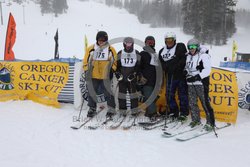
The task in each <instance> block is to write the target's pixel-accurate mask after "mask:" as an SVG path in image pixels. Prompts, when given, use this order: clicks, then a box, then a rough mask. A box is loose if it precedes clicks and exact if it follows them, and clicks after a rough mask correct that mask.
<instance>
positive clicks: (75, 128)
mask: <svg viewBox="0 0 250 167" xmlns="http://www.w3.org/2000/svg"><path fill="white" fill-rule="evenodd" d="M70 128H71V129H74V130H77V129H79V128H78V127H75V126H71V127H70Z"/></svg>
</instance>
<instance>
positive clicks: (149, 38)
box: [144, 36, 155, 48]
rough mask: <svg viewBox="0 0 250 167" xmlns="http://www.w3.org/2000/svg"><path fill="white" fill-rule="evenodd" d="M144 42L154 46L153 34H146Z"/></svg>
mask: <svg viewBox="0 0 250 167" xmlns="http://www.w3.org/2000/svg"><path fill="white" fill-rule="evenodd" d="M144 42H145V44H146V45H148V46H151V47H153V48H154V47H155V38H154V37H153V36H147V37H146V38H145V41H144Z"/></svg>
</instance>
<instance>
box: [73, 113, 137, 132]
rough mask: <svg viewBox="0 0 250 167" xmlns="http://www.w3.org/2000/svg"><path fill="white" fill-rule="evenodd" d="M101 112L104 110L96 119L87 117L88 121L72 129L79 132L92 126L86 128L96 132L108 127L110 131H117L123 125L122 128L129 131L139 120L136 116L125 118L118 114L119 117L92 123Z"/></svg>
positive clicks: (85, 120)
mask: <svg viewBox="0 0 250 167" xmlns="http://www.w3.org/2000/svg"><path fill="white" fill-rule="evenodd" d="M101 111H102V110H100V111H98V112H97V114H96V115H95V116H94V117H91V118H89V117H87V118H86V119H84V121H83V122H80V123H78V124H77V125H74V126H71V128H72V129H75V130H77V129H80V128H82V127H83V126H85V125H86V124H90V125H88V126H86V127H87V128H88V129H91V130H95V129H98V128H101V127H104V126H107V127H108V128H109V129H117V128H119V127H120V126H121V125H122V128H123V129H124V130H127V129H130V128H131V127H133V126H134V125H135V120H136V118H137V117H136V116H131V115H128V116H125V115H120V114H118V115H117V116H113V117H106V119H105V120H99V119H97V122H94V121H93V122H91V121H92V120H93V119H94V118H96V117H98V114H99V113H100V112H101ZM109 124H110V125H109Z"/></svg>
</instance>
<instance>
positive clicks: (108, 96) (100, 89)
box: [87, 78, 115, 109]
mask: <svg viewBox="0 0 250 167" xmlns="http://www.w3.org/2000/svg"><path fill="white" fill-rule="evenodd" d="M91 81H92V83H91V82H89V81H87V88H88V91H89V92H88V106H89V107H91V108H94V109H96V103H97V97H96V95H99V94H101V93H103V94H104V97H105V100H106V101H107V105H108V107H110V108H113V109H115V100H114V96H113V93H110V92H111V89H110V88H105V86H104V80H102V79H94V78H92V79H91ZM90 84H91V85H92V88H93V89H92V88H90ZM107 89H109V91H108V90H107ZM91 90H92V91H93V92H91Z"/></svg>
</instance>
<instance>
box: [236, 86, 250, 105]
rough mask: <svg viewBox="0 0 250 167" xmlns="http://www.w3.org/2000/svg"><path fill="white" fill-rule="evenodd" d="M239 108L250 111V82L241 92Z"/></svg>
mask: <svg viewBox="0 0 250 167" xmlns="http://www.w3.org/2000/svg"><path fill="white" fill-rule="evenodd" d="M238 106H239V107H240V108H242V109H249V107H250V81H248V83H247V84H246V85H245V87H244V88H241V89H240V92H239V103H238Z"/></svg>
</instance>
